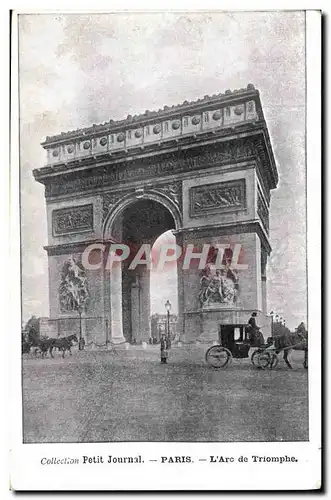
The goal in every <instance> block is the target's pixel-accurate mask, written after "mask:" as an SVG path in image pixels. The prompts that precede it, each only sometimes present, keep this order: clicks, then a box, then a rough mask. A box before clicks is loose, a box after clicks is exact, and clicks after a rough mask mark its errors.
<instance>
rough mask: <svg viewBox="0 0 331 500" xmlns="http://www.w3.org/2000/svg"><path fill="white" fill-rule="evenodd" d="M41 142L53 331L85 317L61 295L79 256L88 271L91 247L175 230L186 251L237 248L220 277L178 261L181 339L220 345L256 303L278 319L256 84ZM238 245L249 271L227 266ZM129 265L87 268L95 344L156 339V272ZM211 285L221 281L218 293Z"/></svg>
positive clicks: (87, 325) (266, 157) (39, 175)
mask: <svg viewBox="0 0 331 500" xmlns="http://www.w3.org/2000/svg"><path fill="white" fill-rule="evenodd" d="M42 146H43V147H44V148H45V150H46V152H47V164H46V166H44V167H42V168H39V169H35V170H34V176H35V179H36V180H37V181H38V182H41V183H43V184H44V185H45V198H46V206H47V221H48V246H47V247H46V250H47V253H48V263H49V296H50V322H49V324H50V329H51V331H52V332H53V334H54V335H58V334H60V335H67V334H69V333H72V331H73V330H75V329H77V328H78V326H77V325H78V323H77V315H76V312H75V311H73V310H70V307H69V308H68V307H67V308H66V307H65V305H64V304H63V300H62V301H61V287H63V286H64V285H63V283H66V280H67V276H68V273H69V272H70V262H71V263H73V264H72V265H73V266H75V265H76V264H77V265H78V266H79V269H82V266H81V265H80V262H81V260H82V255H83V252H84V250H85V249H86V248H87V246H89V245H92V244H94V245H96V246H97V245H103V244H105V243H107V244H108V243H109V242H110V243H111V242H124V243H126V244H129V245H130V247H131V248H132V247H139V246H140V245H141V244H142V243H150V244H153V243H154V242H155V240H156V239H157V238H158V237H159V236H160V235H161V234H162V233H163V232H165V231H166V230H170V229H171V230H173V232H174V234H175V237H176V241H177V244H178V245H179V246H180V247H181V248H188V245H190V244H191V245H193V246H194V251H197V252H199V251H200V252H201V251H202V250H201V249H202V248H203V245H204V244H210V245H211V247H212V248H213V247H214V248H215V246H216V245H229V249H227V250H225V251H224V261H222V262H223V263H224V269H223V270H221V271H220V272H218V271H215V269H214V267H213V262H214V261H212V260H211V261H210V262H211V265H207V266H206V269H205V270H201V269H198V268H197V265H192V266H189V268H188V269H183V265H182V263H183V261H182V260H179V261H178V266H177V272H178V311H179V320H178V322H179V324H178V330H179V334H180V337H181V339H182V340H183V341H196V340H201V341H203V340H216V339H217V335H218V333H217V332H218V328H219V325H220V324H236V323H246V322H247V319H248V317H249V315H250V313H251V312H252V311H253V310H256V311H258V313H259V315H260V316H262V317H263V319H261V320H260V323H262V324H263V325H264V326H265V325H266V324H269V323H268V318H267V316H266V314H267V304H266V266H267V258H268V255H269V254H270V251H271V248H270V244H269V236H268V235H269V206H270V191H271V190H272V189H274V188H276V186H277V182H278V174H277V168H276V165H275V160H274V156H273V152H272V147H271V143H270V138H269V133H268V129H267V125H266V122H265V119H264V115H263V110H262V106H261V101H260V97H259V92H258V91H257V90H256V89H255V88H254V86H253V85H251V84H249V85H248V86H247V88H246V89H240V90H235V91H233V92H231V91H226V92H225V94H217V95H213V96H211V97H209V96H205V97H204V98H203V99H199V100H197V101H195V102H187V101H185V102H184V103H183V104H180V105H178V106H171V107H168V106H165V107H164V108H163V109H162V110H159V111H155V112H149V111H146V112H145V113H144V114H142V115H139V116H130V115H129V116H128V117H127V118H126V119H125V120H122V121H116V122H115V121H112V120H111V121H110V122H107V123H105V124H103V125H93V126H92V127H89V128H85V129H81V130H77V131H72V132H67V133H62V134H60V135H57V136H53V137H47V138H46V140H45V142H43V143H42ZM235 248H237V249H238V248H240V258H239V260H238V258H236V263H237V264H238V262H239V263H240V262H241V263H242V264H243V265H242V266H241V267H242V269H240V270H239V269H235V268H234V267H232V268H231V266H230V267H229V266H228V265H227V264H228V263H229V262H231V257H233V252H234V249H235ZM237 257H238V256H237ZM229 259H230V260H229ZM240 259H241V260H240ZM68 263H69V264H68ZM193 263H194V261H192V264H193ZM128 267H129V261H127V262H126V261H124V262H123V264H122V266H121V267H119V266H114V267H113V268H112V269H107V268H105V266H99V267H98V268H97V266H96V269H93V270H91V269H86V270H84V272H83V271H82V276H84V280H85V282H86V285H87V289H88V295H89V298H88V301H87V302H86V307H85V308H84V312H83V317H84V335H85V337H86V338H87V339H88V340H89V339H91V340H95V341H96V342H104V341H105V340H110V341H113V342H124V340H128V341H130V340H131V339H132V337H135V338H136V340H137V341H138V342H139V341H148V338H149V336H150V284H149V281H150V274H149V273H150V271H149V270H148V268H147V266H143V265H140V266H138V267H137V268H136V269H135V270H130V269H129V268H128ZM237 267H238V268H240V265H239V266H237ZM79 272H80V271H79ZM66 273H67V275H66ZM215 273H216V274H215ZM72 274H73V276H74V275H75V271H72ZM213 283H216V284H217V283H218V285H219V284H220V283H222V287H218V289H217V290H216V292H215V293H213V285H212V284H213ZM208 285H209V286H208ZM216 288H217V286H216ZM221 290H225V291H224V293H223V292H222V291H221ZM222 293H223V295H222ZM264 331H265V330H264Z"/></svg>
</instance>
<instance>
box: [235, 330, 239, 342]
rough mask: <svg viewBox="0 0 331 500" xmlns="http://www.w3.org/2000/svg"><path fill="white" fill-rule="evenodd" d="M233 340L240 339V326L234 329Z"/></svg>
mask: <svg viewBox="0 0 331 500" xmlns="http://www.w3.org/2000/svg"><path fill="white" fill-rule="evenodd" d="M234 340H240V328H235V329H234Z"/></svg>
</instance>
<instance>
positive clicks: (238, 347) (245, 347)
mask: <svg viewBox="0 0 331 500" xmlns="http://www.w3.org/2000/svg"><path fill="white" fill-rule="evenodd" d="M251 347H256V348H257V349H256V350H255V351H254V352H253V354H252V355H251V361H252V364H253V365H254V366H257V367H259V368H262V369H265V368H270V369H271V368H275V367H276V366H277V364H278V361H279V359H278V356H277V353H276V349H275V347H274V345H273V342H272V341H270V342H267V344H265V343H264V339H263V335H262V334H260V335H256V334H255V332H252V329H251V328H250V327H249V326H248V325H247V324H233V325H220V331H219V343H218V344H217V345H213V346H212V347H210V348H209V349H208V351H207V352H206V361H207V363H208V364H209V365H210V366H212V367H213V368H225V367H227V366H229V365H230V364H231V362H232V359H233V358H236V359H239V358H248V357H249V350H250V349H251Z"/></svg>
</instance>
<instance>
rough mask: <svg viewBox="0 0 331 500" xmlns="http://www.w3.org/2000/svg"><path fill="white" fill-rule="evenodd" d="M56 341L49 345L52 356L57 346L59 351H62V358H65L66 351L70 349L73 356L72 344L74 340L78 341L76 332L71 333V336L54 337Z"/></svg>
mask: <svg viewBox="0 0 331 500" xmlns="http://www.w3.org/2000/svg"><path fill="white" fill-rule="evenodd" d="M52 340H53V341H54V342H52V343H51V345H50V347H49V353H50V355H51V357H52V358H54V356H53V349H54V348H56V349H58V350H59V351H62V358H64V354H65V352H66V351H69V354H70V356H72V352H71V346H72V342H78V339H77V336H76V335H75V334H73V335H69V337H60V338H58V339H52Z"/></svg>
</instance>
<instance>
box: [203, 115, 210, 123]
mask: <svg viewBox="0 0 331 500" xmlns="http://www.w3.org/2000/svg"><path fill="white" fill-rule="evenodd" d="M204 121H205V122H206V123H207V122H209V114H208V113H204Z"/></svg>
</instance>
